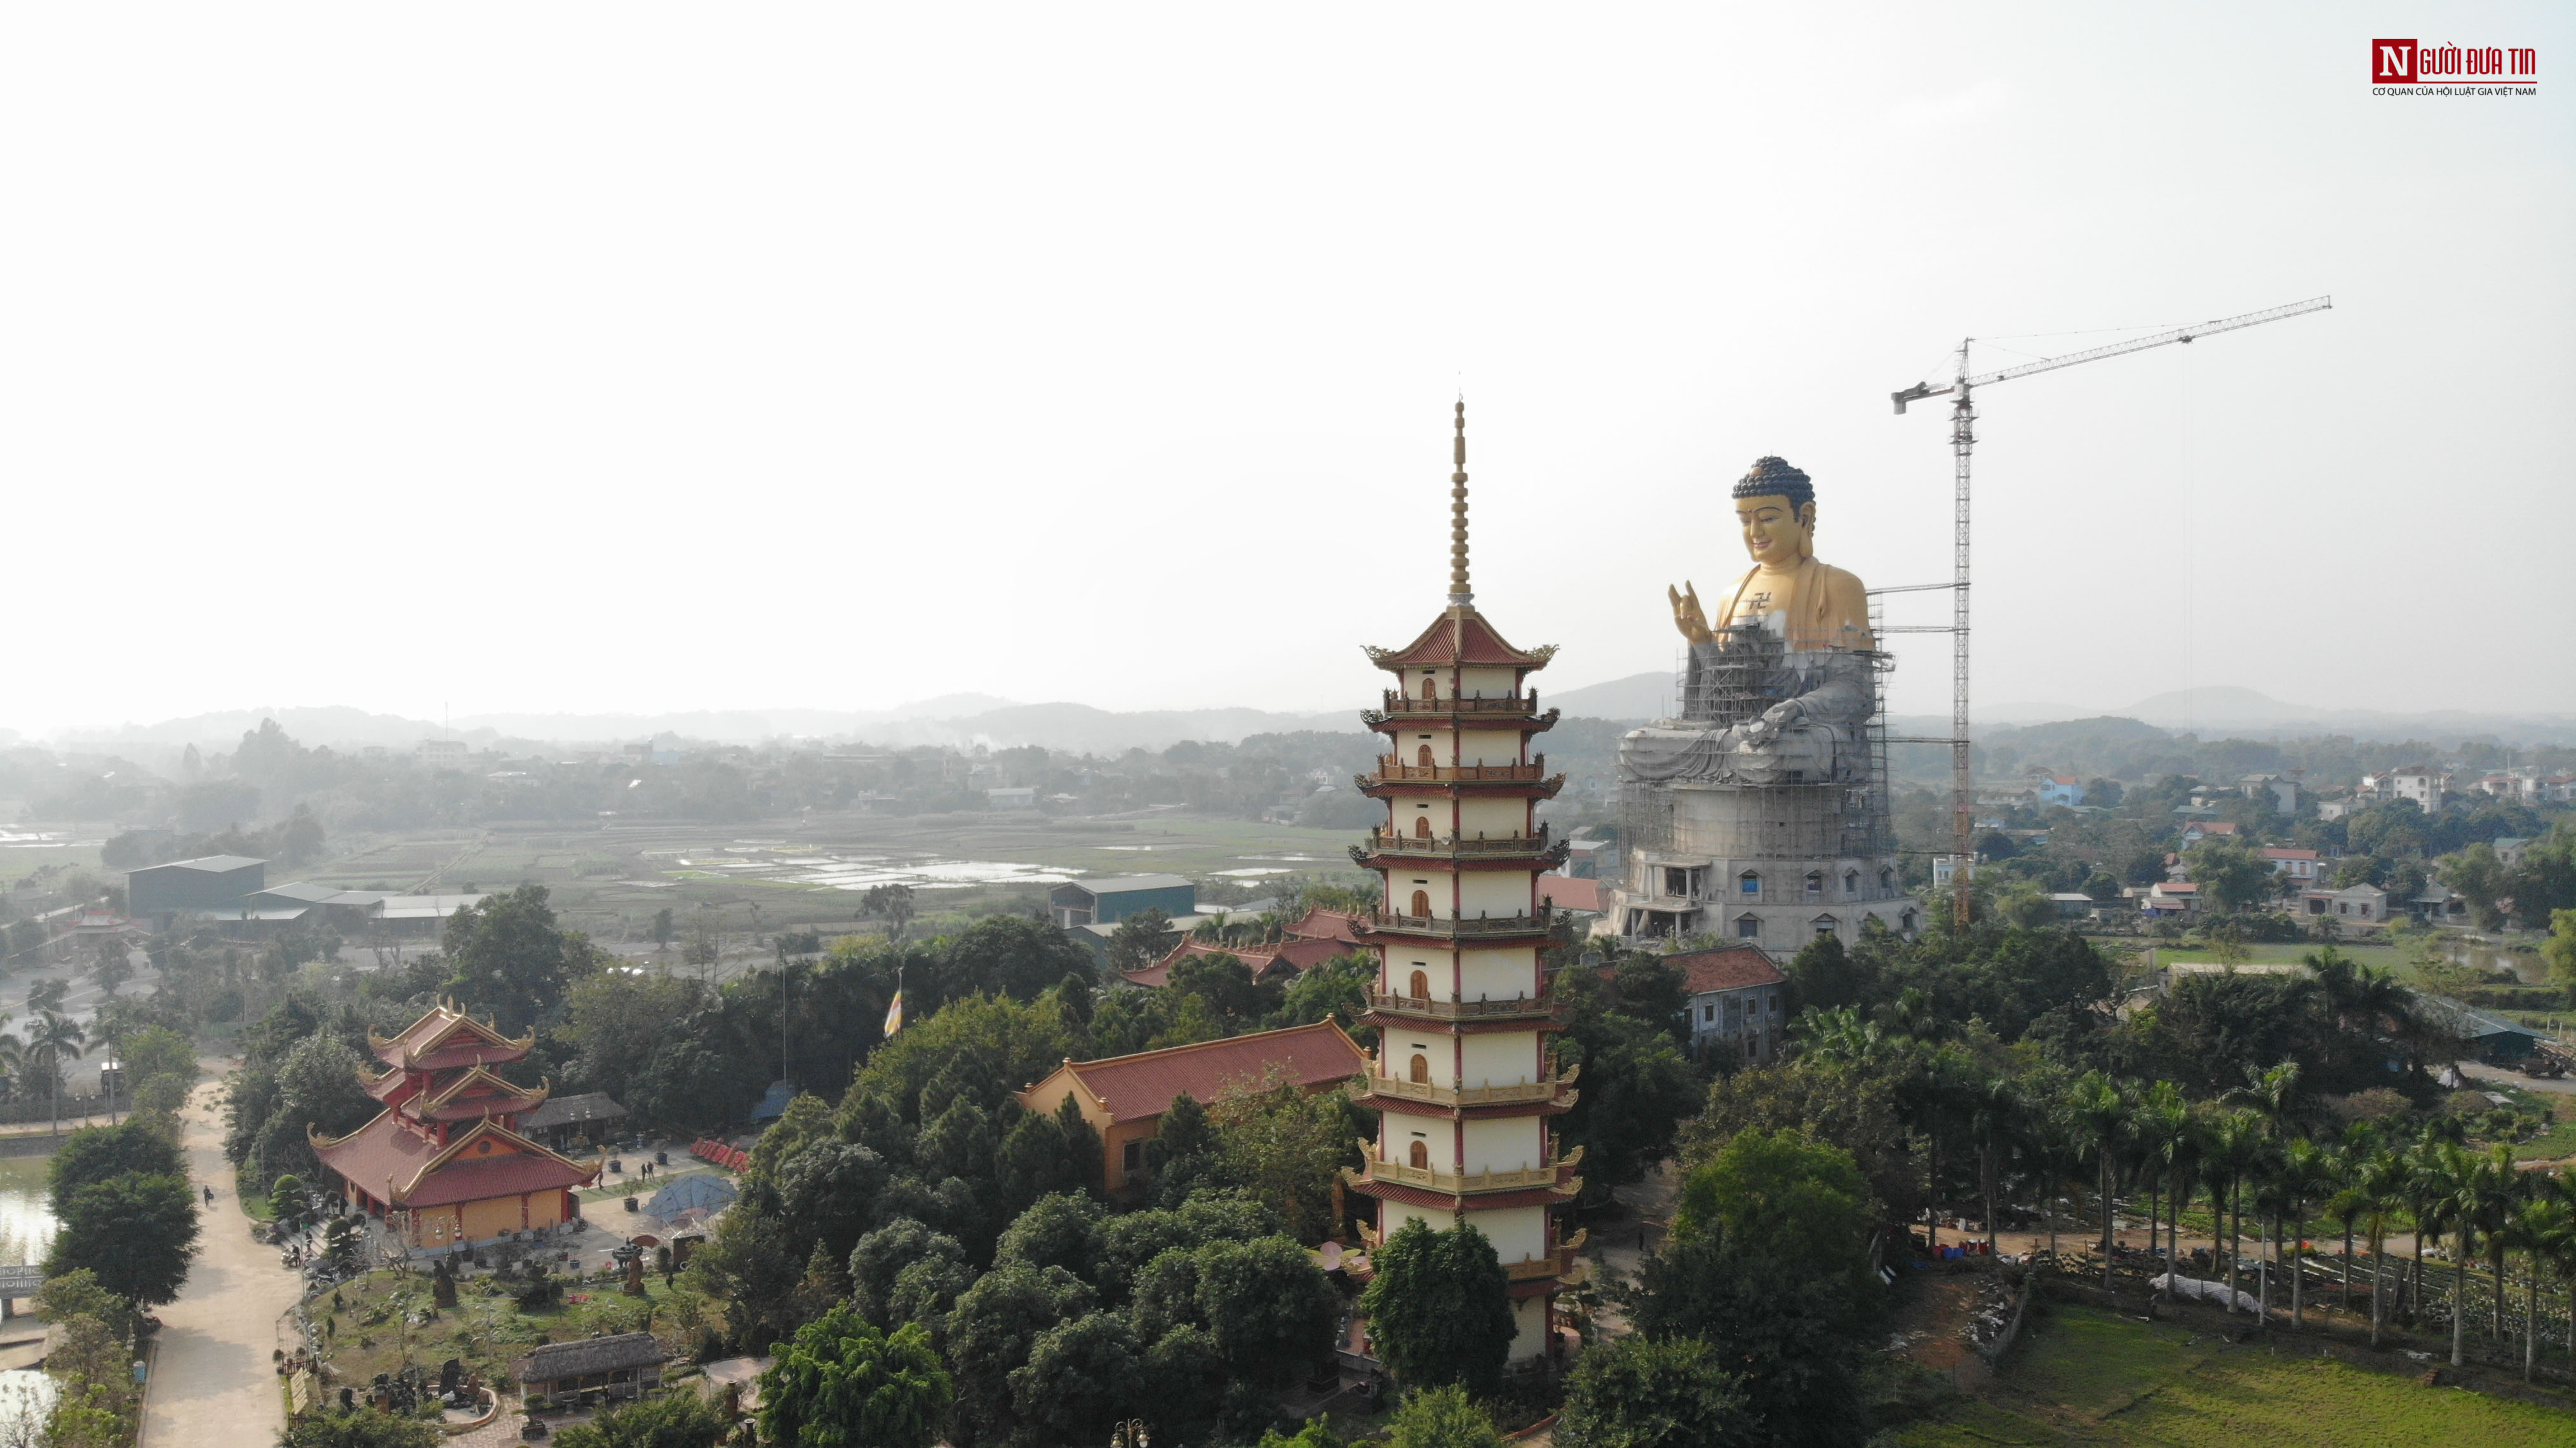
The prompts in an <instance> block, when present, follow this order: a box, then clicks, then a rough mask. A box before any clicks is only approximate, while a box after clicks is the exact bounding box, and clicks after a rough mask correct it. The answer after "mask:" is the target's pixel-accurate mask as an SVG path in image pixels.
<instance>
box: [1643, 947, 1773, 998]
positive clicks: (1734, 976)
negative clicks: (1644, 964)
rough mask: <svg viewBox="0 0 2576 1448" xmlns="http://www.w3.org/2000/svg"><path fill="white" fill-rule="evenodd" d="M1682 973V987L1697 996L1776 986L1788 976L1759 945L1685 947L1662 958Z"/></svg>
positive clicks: (1665, 962)
mask: <svg viewBox="0 0 2576 1448" xmlns="http://www.w3.org/2000/svg"><path fill="white" fill-rule="evenodd" d="M1664 964H1666V965H1669V966H1673V967H1675V968H1676V969H1678V970H1680V971H1681V973H1682V990H1683V991H1684V992H1686V993H1687V994H1690V995H1700V994H1703V993H1705V992H1708V991H1713V990H1747V989H1750V988H1752V987H1754V986H1764V985H1778V984H1780V983H1781V982H1782V981H1785V980H1787V979H1788V978H1789V977H1787V976H1785V975H1783V974H1781V973H1780V967H1778V966H1776V965H1773V964H1772V963H1771V957H1770V956H1769V955H1767V954H1765V953H1764V952H1763V951H1762V949H1761V948H1760V947H1758V946H1752V945H1729V946H1725V947H1722V948H1720V949H1717V950H1687V951H1683V952H1681V953H1680V954H1677V955H1667V956H1665V957H1664Z"/></svg>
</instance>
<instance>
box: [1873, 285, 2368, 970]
mask: <svg viewBox="0 0 2576 1448" xmlns="http://www.w3.org/2000/svg"><path fill="white" fill-rule="evenodd" d="M2333 305H2334V298H2332V297H2311V298H2309V299H2308V300H2306V301H2304V302H2292V303H2290V304H2289V305H2287V306H2282V307H2272V308H2269V309H2267V310H2265V311H2260V312H2247V313H2245V314H2244V315H2243V316H2238V317H2227V318H2223V319H2221V320H2219V321H2215V322H2202V323H2199V324H2198V325H2196V326H2189V327H2177V328H2174V329H2173V330H2172V331H2168V332H2159V333H2157V334H2155V335H2154V336H2151V337H2135V338H2132V339H2130V340H2129V341H2126V342H2114V343H2112V344H2110V345H2109V346H2107V347H2094V348H2090V349H2088V350H2086V351H2082V352H2070V353H2068V354H2067V355H2065V356H2063V357H2043V358H2041V359H2040V360H2038V361H2036V362H2023V363H2020V364H2017V365H2015V366H2011V367H2004V368H1999V369H1997V370H1995V371H1993V372H1988V373H1984V374H1982V375H1979V376H1973V377H1972V376H1970V375H1969V373H1968V344H1969V343H1971V342H1974V341H1975V340H1976V338H1974V337H1966V338H1962V339H1960V342H1959V352H1958V363H1957V367H1956V369H1955V370H1954V371H1953V373H1952V375H1951V381H1950V383H1949V385H1947V386H1944V387H1935V386H1933V385H1932V384H1930V383H1928V382H1917V383H1915V384H1914V385H1913V386H1911V387H1908V388H1905V389H1904V390H1902V391H1899V392H1892V393H1890V394H1888V395H1889V397H1890V398H1892V399H1893V400H1894V401H1895V403H1896V411H1897V415H1898V416H1900V417H1901V416H1903V415H1904V413H1905V404H1907V403H1909V402H1920V401H1922V400H1923V399H1925V398H1927V397H1948V398H1949V399H1950V455H1951V459H1952V463H1951V469H1952V475H1953V484H1954V486H1955V488H1956V490H1957V504H1956V517H1955V521H1954V523H1953V525H1952V527H1953V535H1952V548H1953V551H1954V555H1955V556H1954V559H1953V564H1952V582H1951V585H1950V587H1951V590H1952V598H1951V605H1950V629H1949V632H1950V850H1951V856H1950V893H1951V918H1952V919H1953V920H1955V921H1957V922H1958V923H1959V924H1961V925H1965V924H1967V923H1968V900H1969V891H1968V871H1969V865H1970V863H1971V862H1972V861H1973V860H1974V859H1975V851H1974V847H1973V844H1972V842H1971V841H1970V839H1969V834H1970V832H1971V831H1972V829H1973V828H1974V825H1975V809H1976V785H1975V783H1974V781H1972V780H1971V779H1970V778H1969V771H1968V455H1969V453H1970V452H1972V451H1974V449H1975V447H1976V442H1977V430H1976V421H1977V412H1976V406H1975V402H1974V397H1975V392H1976V389H1978V388H1980V387H1985V386H1989V385H1991V384H1993V383H1997V382H2009V381H2011V380H2012V379H2014V378H2016V377H2028V376H2030V375H2031V374H2032V373H2035V372H2053V371H2055V370H2057V369H2058V368H2060V367H2072V366H2074V365H2075V364H2076V363H2078V362H2097V361H2100V360H2101V359H2102V358H2105V357H2118V356H2122V355H2124V354H2126V353H2130V352H2143V351H2145V350H2146V349H2148V348H2150V347H2162V346H2165V345H2167V344H2168V343H2174V342H2190V341H2192V340H2193V339H2195V338H2199V337H2207V336H2213V335H2215V334H2217V333H2220V332H2233V331H2235V330H2237V329H2238V328H2240V327H2254V326H2260V325H2262V324H2263V323H2265V322H2278V321H2281V320H2284V319H2285V318H2289V317H2298V316H2304V315H2306V314H2307V313H2309V312H2322V311H2325V310H2326V309H2328V308H2330V307H2332V306H2333ZM1927 631H1928V630H1927Z"/></svg>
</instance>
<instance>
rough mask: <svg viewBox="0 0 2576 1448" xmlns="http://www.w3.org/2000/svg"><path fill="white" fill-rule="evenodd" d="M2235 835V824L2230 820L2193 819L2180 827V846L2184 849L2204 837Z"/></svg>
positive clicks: (2220, 837) (2232, 836) (2223, 837)
mask: <svg viewBox="0 0 2576 1448" xmlns="http://www.w3.org/2000/svg"><path fill="white" fill-rule="evenodd" d="M2236 837H2237V829H2236V825H2235V823H2234V822H2233V821H2230V820H2193V821H2192V822H2191V823H2190V824H2187V825H2184V826H2183V827H2182V846H2183V848H2184V849H2186V850H2187V849H2190V848H2191V847H2192V846H2194V845H2196V844H2199V843H2200V842H2201V841H2203V840H2206V839H2212V838H2216V839H2231V840H2232V839H2234V838H2236Z"/></svg>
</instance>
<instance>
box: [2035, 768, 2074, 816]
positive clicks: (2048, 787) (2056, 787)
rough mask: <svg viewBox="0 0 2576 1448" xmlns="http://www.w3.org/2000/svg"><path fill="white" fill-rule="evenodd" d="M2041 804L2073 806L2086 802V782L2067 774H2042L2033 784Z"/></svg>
mask: <svg viewBox="0 0 2576 1448" xmlns="http://www.w3.org/2000/svg"><path fill="white" fill-rule="evenodd" d="M2032 792H2033V793H2034V794H2035V795H2036V796H2037V797H2038V801H2039V803H2041V804H2058V805H2065V806H2068V807H2069V808H2072V807H2074V806H2076V805H2079V804H2082V803H2083V802H2084V783H2083V781H2081V780H2079V779H2077V778H2075V777H2074V776H2073V775H2067V774H2049V775H2042V776H2041V777H2040V779H2039V780H2038V782H2037V783H2036V784H2034V785H2033V786H2032Z"/></svg>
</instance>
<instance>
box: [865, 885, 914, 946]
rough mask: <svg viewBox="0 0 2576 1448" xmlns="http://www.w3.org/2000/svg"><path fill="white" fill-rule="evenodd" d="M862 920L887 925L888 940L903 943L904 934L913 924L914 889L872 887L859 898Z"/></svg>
mask: <svg viewBox="0 0 2576 1448" xmlns="http://www.w3.org/2000/svg"><path fill="white" fill-rule="evenodd" d="M859 918H860V919H861V920H882V921H884V922H885V923H886V939H887V940H888V941H890V942H892V943H893V944H896V945H901V944H902V943H903V932H904V930H905V929H906V928H907V927H909V926H910V925H911V924H912V887H911V886H910V885H871V886H869V887H868V891H867V893H866V894H864V895H861V896H860V897H859Z"/></svg>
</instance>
